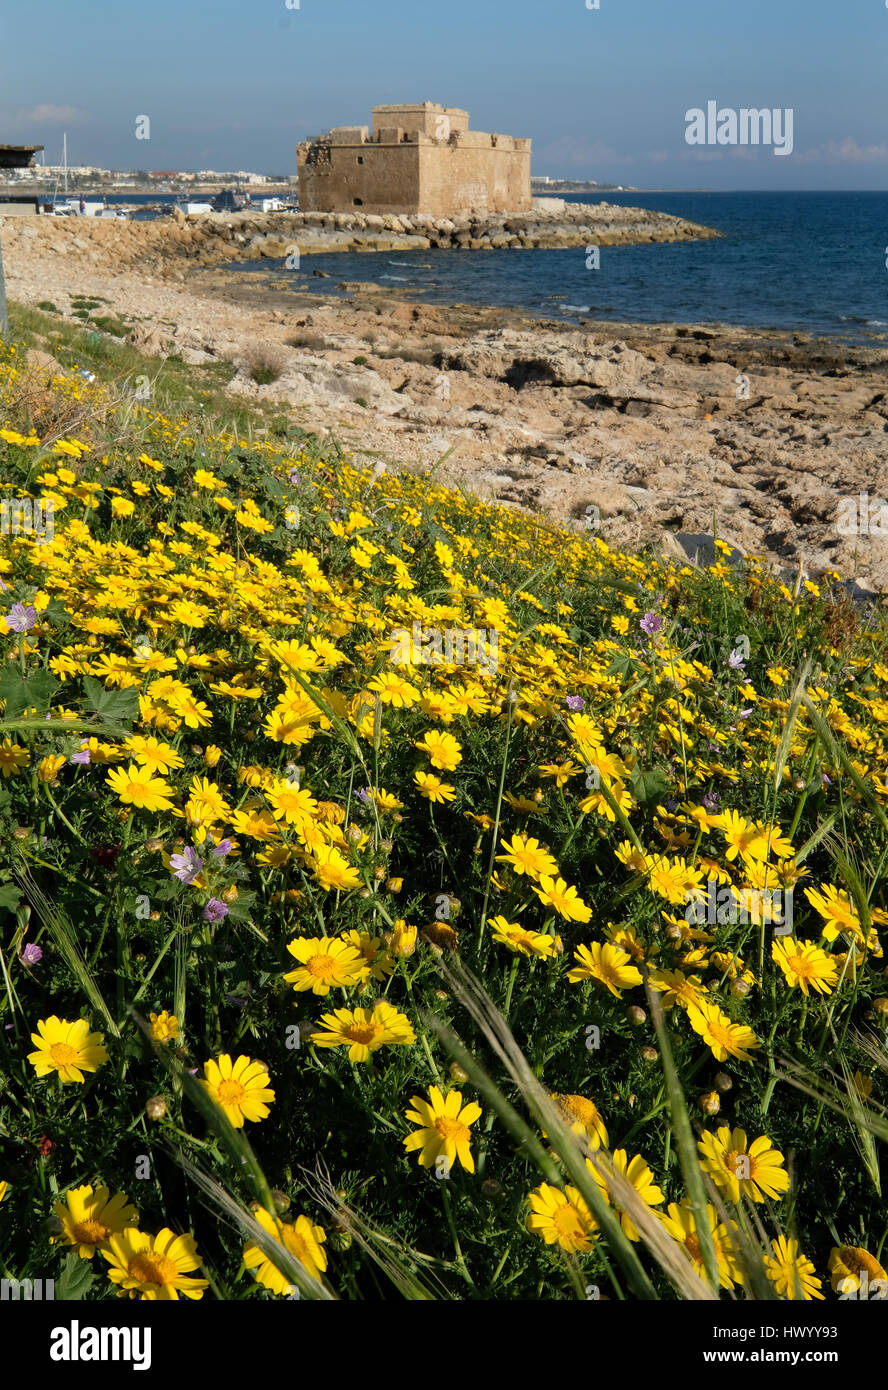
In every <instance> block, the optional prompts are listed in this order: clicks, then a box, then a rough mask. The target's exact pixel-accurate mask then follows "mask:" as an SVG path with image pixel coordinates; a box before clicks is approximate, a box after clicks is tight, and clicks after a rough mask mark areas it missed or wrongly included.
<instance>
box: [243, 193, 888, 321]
mask: <svg viewBox="0 0 888 1390" xmlns="http://www.w3.org/2000/svg"><path fill="white" fill-rule="evenodd" d="M567 196H568V197H569V199H570V201H572V202H589V203H599V202H601V201H606V202H609V203H619V204H623V205H629V206H633V207H643V208H651V209H654V210H656V211H658V212H668V213H672V214H674V215H676V216H681V217H686V218H689V219H690V220H691V221H693V222H702V223H704V224H705V225H706V226H709V227H714V228H716V229H717V230H718V231H719V232H721V233H722V235H721V237H719V238H718V239H714V240H709V241H697V242H676V243H667V244H663V245H645V246H603V247H602V248H601V253H600V269H598V270H588V269H587V268H586V260H587V257H586V252H585V249H584V248H582V247H576V248H573V249H568V250H551V251H549V250H541V249H539V250H538V249H534V250H524V249H513V250H502V251H450V250H448V251H443V250H428V251H407V252H404V251H398V252H374V253H364V254H358V253H355V254H352V253H347V254H335V255H321V256H310V257H304V258H303V261H302V267H301V272H292V271H285V270H284V269H283V262H271V261H260V262H254V263H249V264H247V265H244V264H243V263H242V264H241V265H240V266H238V267H237V268H238V269H241V270H245V269H253V270H255V271H256V272H257V274H264V275H265V276H268V274H269V271H270V270H272V269H273V268H276V269H279V270H281V271H282V273H281V274H275V275H274V283H275V285H276V286H284V287H285V286H286V285H287V284H288V283H289V284H290V285H291V286H292V287H293V288H297V287H298V288H302V289H311V290H320V289H321V284H319V282H318V281H317V280H316V279H314V278H313V277H312V275H311V272H312V270H315V269H317V270H325V271H327V272H328V273H329V274H330V275H331V276H333V277H334V279H333V281H332V282H327V281H324V282H322V285H323V291H324V292H325V293H328V292H329V293H335V289H334V286H335V283H336V282H337V281H341V280H373V281H376V282H377V283H380V284H387V285H391V288H392V291H393V292H395V293H397V294H398V295H407V296H410V295H411V294H414V293H415V294H417V296H418V297H419V298H420V300H421V302H423V303H427V304H454V303H464V304H496V305H503V306H507V307H510V308H518V309H522V310H525V311H527V312H530V313H534V314H539V315H544V316H546V317H548V318H560V319H563V320H564V321H565V322H574V323H576V322H580V321H582V319H583V318H584V317H588V318H590V319H612V320H615V321H622V322H629V321H632V322H647V323H662V322H670V323H673V322H677V323H706V324H725V325H731V324H738V325H745V326H758V327H763V328H775V329H783V330H788V331H796V332H805V333H811V334H815V335H818V336H825V337H830V338H834V339H837V340H839V341H845V342H853V343H863V344H866V343H869V344H870V345H873V346H879V345H881V343H882V342H886V341H888V268H886V259H888V192H884V193H883V192H862V193H816V192H811V193H607V194H604V195H600V196H599V195H596V196H594V197H589V196H583V195H578V194H574V195H567Z"/></svg>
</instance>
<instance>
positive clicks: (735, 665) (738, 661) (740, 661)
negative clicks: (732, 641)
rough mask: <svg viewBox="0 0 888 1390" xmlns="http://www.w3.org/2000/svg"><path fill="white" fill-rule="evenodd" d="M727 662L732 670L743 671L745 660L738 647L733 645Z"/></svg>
mask: <svg viewBox="0 0 888 1390" xmlns="http://www.w3.org/2000/svg"><path fill="white" fill-rule="evenodd" d="M727 664H728V666H730V668H731V670H732V671H745V669H746V660H745V658H744V657H742V656H741V655H740V648H739V647H735V648H734V650H733V651H732V652H731V654H730V656H729V657H728V659H727Z"/></svg>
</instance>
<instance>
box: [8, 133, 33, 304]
mask: <svg viewBox="0 0 888 1390" xmlns="http://www.w3.org/2000/svg"><path fill="white" fill-rule="evenodd" d="M42 149H43V146H42V145H0V170H3V171H7V173H6V177H7V179H8V178H9V173H8V171H9V170H12V169H29V168H31V166H32V165H33V163H34V155H35V154H36V153H37V151H38V150H42ZM36 211H37V199H36V198H34V197H27V196H17V195H16V194H10V193H6V194H4V193H2V192H0V216H9V215H10V214H15V213H36ZM4 308H5V303H4Z"/></svg>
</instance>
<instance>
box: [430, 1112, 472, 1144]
mask: <svg viewBox="0 0 888 1390" xmlns="http://www.w3.org/2000/svg"><path fill="white" fill-rule="evenodd" d="M435 1130H436V1132H437V1133H438V1134H439V1135H440V1136H441V1138H442V1139H455V1140H456V1142H457V1143H458V1144H459V1143H462V1142H464V1141H465V1140H467V1139H469V1138H470V1137H471V1136H470V1134H469V1131H468V1130H467V1129H466V1127H465V1125H464V1124H461V1123H460V1122H459V1120H451V1119H449V1118H448V1116H447V1115H439V1116H438V1118H437V1119H436V1120H435Z"/></svg>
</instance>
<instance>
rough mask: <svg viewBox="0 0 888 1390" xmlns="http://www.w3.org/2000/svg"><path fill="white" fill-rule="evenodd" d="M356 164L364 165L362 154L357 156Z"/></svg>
mask: <svg viewBox="0 0 888 1390" xmlns="http://www.w3.org/2000/svg"><path fill="white" fill-rule="evenodd" d="M358 163H359V164H363V163H364V156H363V155H362V154H359V155H358Z"/></svg>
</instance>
